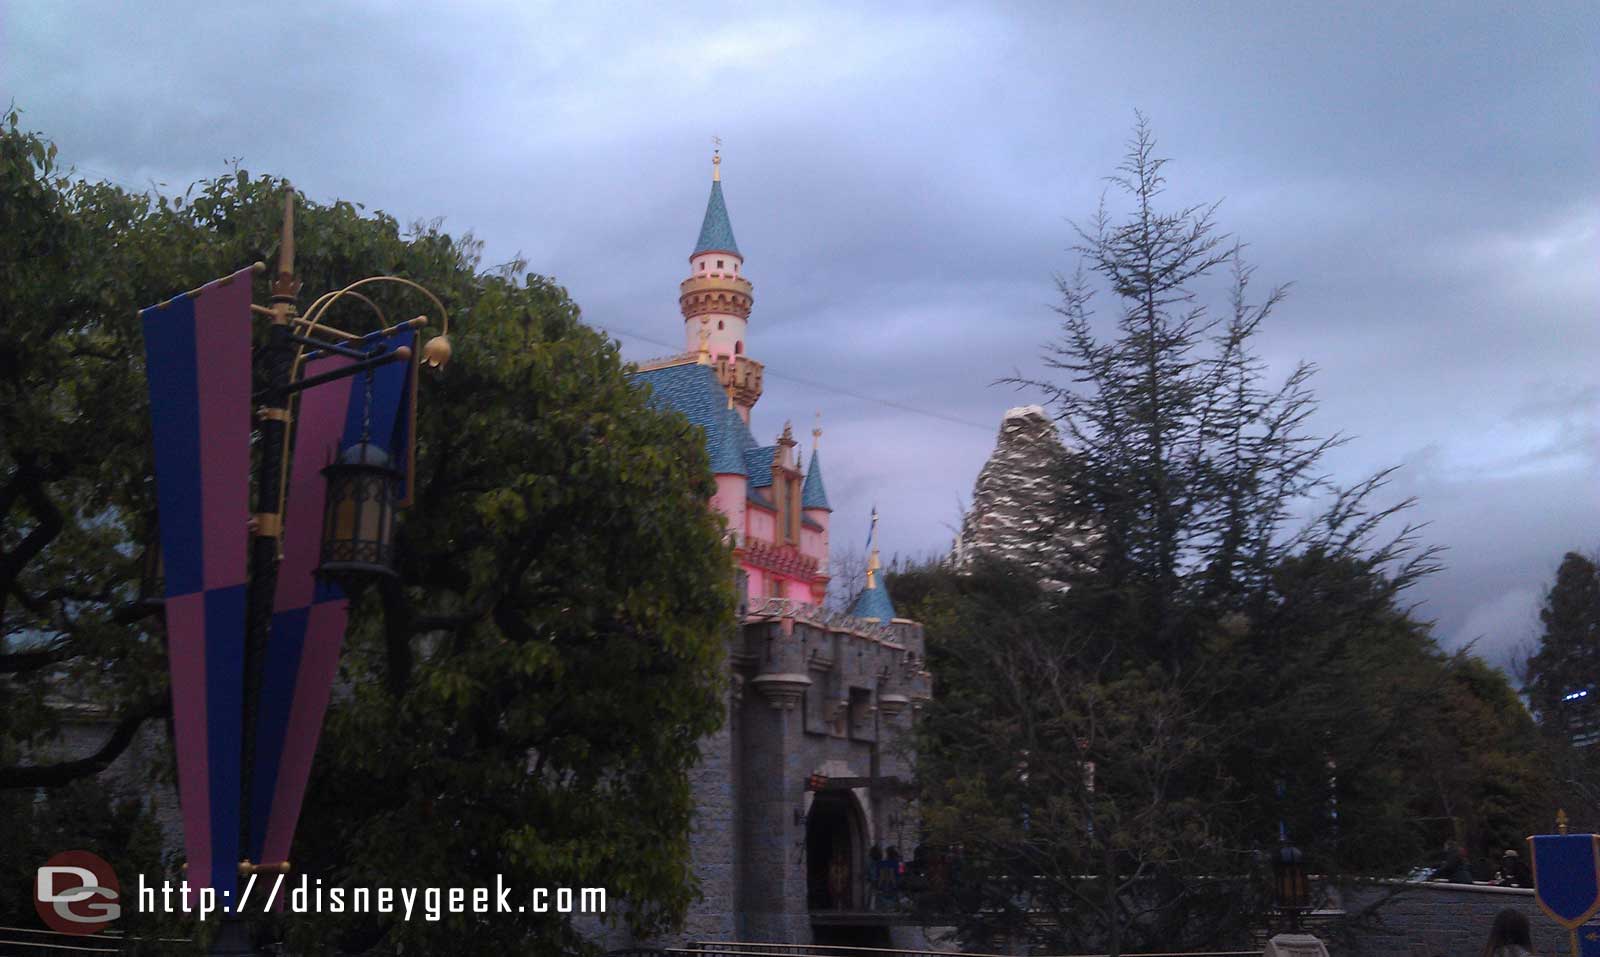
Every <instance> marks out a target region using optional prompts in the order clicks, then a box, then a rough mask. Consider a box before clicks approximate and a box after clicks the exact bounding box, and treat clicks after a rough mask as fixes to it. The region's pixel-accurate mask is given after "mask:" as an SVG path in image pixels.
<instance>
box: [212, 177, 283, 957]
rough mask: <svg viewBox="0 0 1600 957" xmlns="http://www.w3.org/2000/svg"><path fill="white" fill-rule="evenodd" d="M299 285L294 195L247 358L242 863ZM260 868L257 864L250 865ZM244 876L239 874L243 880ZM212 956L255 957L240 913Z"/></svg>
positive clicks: (274, 576) (229, 921)
mask: <svg viewBox="0 0 1600 957" xmlns="http://www.w3.org/2000/svg"><path fill="white" fill-rule="evenodd" d="M299 294H300V282H299V281H298V280H297V279H295V276H294V192H293V190H291V191H290V192H289V195H288V196H287V197H286V198H285V200H284V207H283V234H282V243H281V245H280V247H279V250H278V273H277V276H276V277H274V279H273V282H272V296H271V299H270V302H271V303H272V305H271V306H270V309H271V311H272V325H271V326H269V327H268V330H267V341H266V342H265V343H263V344H262V345H261V347H260V348H258V349H257V350H256V353H255V355H254V356H253V357H252V360H251V365H252V366H253V368H252V370H251V372H252V374H253V377H254V378H255V379H256V382H257V384H258V385H259V386H260V388H259V389H258V390H257V392H256V393H255V394H256V395H257V396H258V397H259V398H260V404H259V405H257V407H256V409H255V419H256V430H257V433H258V434H259V436H260V443H261V444H260V447H259V453H258V455H257V458H256V476H255V489H256V497H255V508H254V512H255V515H254V518H253V519H252V523H251V526H252V532H253V534H252V537H251V540H250V590H249V597H248V605H247V612H246V615H247V618H246V622H247V624H246V629H245V644H244V700H243V701H242V702H241V703H240V706H241V707H242V708H243V709H244V710H243V715H242V716H243V721H242V722H241V724H240V728H241V730H242V736H243V740H242V741H241V742H240V766H239V771H240V777H239V780H240V786H239V849H240V854H241V856H242V857H248V856H249V853H250V836H251V835H250V796H251V791H252V783H253V779H254V776H255V751H256V713H257V711H258V710H259V707H258V706H259V703H260V698H261V661H262V658H263V656H264V655H265V653H266V647H267V640H268V638H269V637H270V635H271V633H272V605H273V597H274V595H275V593H276V592H277V587H278V544H279V542H280V540H281V539H282V536H283V513H282V511H281V510H280V503H281V502H282V498H283V464H284V462H283V456H284V446H285V442H284V439H285V436H286V433H287V432H288V429H289V408H288V406H289V389H288V386H289V377H290V373H291V372H292V367H293V365H294V352H295V346H294V342H293V341H292V340H291V329H290V319H291V318H292V317H293V316H295V314H296V311H297V303H298V299H299ZM251 863H259V862H251ZM241 876H243V875H241ZM211 953H212V954H213V955H215V957H240V955H249V954H253V953H255V951H254V949H253V948H252V945H251V941H250V931H249V923H248V921H247V920H246V917H245V915H244V914H239V913H235V914H229V915H226V916H224V917H223V919H222V924H221V928H220V929H219V930H218V932H217V938H216V940H215V941H214V942H213V943H212V947H211Z"/></svg>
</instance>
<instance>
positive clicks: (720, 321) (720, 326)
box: [717, 319, 722, 329]
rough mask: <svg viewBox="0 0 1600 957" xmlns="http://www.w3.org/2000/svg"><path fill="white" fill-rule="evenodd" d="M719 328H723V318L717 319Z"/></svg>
mask: <svg viewBox="0 0 1600 957" xmlns="http://www.w3.org/2000/svg"><path fill="white" fill-rule="evenodd" d="M717 328H718V329H721V328H722V320H721V319H718V320H717Z"/></svg>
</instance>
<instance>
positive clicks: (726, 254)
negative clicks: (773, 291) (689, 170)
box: [678, 152, 761, 422]
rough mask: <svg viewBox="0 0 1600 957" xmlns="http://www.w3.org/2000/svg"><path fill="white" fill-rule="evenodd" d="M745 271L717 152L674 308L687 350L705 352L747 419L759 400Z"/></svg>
mask: <svg viewBox="0 0 1600 957" xmlns="http://www.w3.org/2000/svg"><path fill="white" fill-rule="evenodd" d="M743 269H744V257H743V256H742V255H740V253H739V244H738V243H737V242H736V241H735V240H734V238H733V224H732V223H730V222H729V221H728V206H727V203H726V202H724V201H723V198H722V156H721V154H720V152H719V153H717V154H715V155H713V156H712V158H711V198H710V199H709V200H707V201H706V216H705V219H704V220H703V221H702V222H701V224H700V238H699V239H698V240H697V241H696V242H695V244H694V252H692V253H690V254H689V278H688V279H685V280H684V281H683V282H682V283H680V284H679V287H678V289H679V292H678V306H679V308H680V309H681V310H682V311H683V333H684V341H685V342H686V343H687V344H688V351H689V352H705V353H708V354H709V356H708V358H709V361H710V362H711V363H712V364H713V365H715V366H716V367H717V378H718V379H719V380H720V381H721V382H722V385H723V387H724V388H725V389H727V390H728V394H729V395H731V396H732V397H733V404H734V408H735V409H737V410H738V411H739V416H740V418H742V419H744V421H745V422H749V421H750V409H751V407H753V406H754V405H755V404H756V400H758V399H760V398H761V363H759V362H756V361H755V360H753V359H751V358H750V357H749V356H747V355H745V346H746V342H745V332H746V330H747V327H748V326H749V322H750V307H751V306H752V305H753V304H754V303H755V297H754V296H753V295H752V294H751V290H752V288H753V287H752V286H751V285H750V280H748V279H746V278H745V277H744V275H743V274H742V271H743Z"/></svg>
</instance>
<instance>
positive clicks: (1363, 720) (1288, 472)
mask: <svg viewBox="0 0 1600 957" xmlns="http://www.w3.org/2000/svg"><path fill="white" fill-rule="evenodd" d="M1163 165H1164V161H1163V160H1161V159H1159V158H1158V157H1157V156H1156V155H1155V152H1154V139H1153V137H1152V136H1151V134H1150V132H1149V129H1148V127H1147V126H1146V125H1145V124H1144V122H1143V120H1142V118H1141V121H1140V124H1139V126H1138V128H1137V129H1136V131H1135V135H1134V137H1133V140H1132V142H1131V143H1130V147H1129V152H1128V155H1127V157H1126V159H1125V161H1124V163H1123V165H1122V166H1121V167H1119V170H1118V173H1117V175H1115V176H1113V177H1112V178H1111V182H1112V190H1111V191H1112V193H1114V194H1118V195H1121V196H1122V197H1124V198H1126V199H1127V201H1128V205H1129V210H1128V212H1127V215H1126V218H1124V219H1122V220H1120V221H1117V220H1115V219H1114V218H1113V216H1112V214H1111V213H1109V212H1108V211H1107V210H1106V208H1105V207H1104V205H1102V208H1101V210H1100V211H1099V213H1098V214H1097V215H1096V217H1095V218H1094V220H1093V221H1092V222H1091V223H1090V225H1089V227H1088V228H1086V229H1082V230H1080V238H1081V242H1080V244H1079V246H1078V247H1077V252H1078V254H1079V255H1080V257H1081V263H1082V265H1081V267H1080V270H1079V271H1078V273H1077V274H1076V276H1075V277H1073V278H1072V279H1067V280H1063V281H1062V282H1061V284H1060V285H1061V292H1062V295H1063V305H1062V306H1061V309H1060V311H1061V313H1062V316H1063V319H1064V325H1063V338H1062V339H1061V341H1060V342H1058V343H1057V344H1055V345H1054V346H1052V347H1051V348H1050V349H1049V351H1048V352H1047V355H1046V359H1047V363H1048V364H1049V365H1050V367H1051V368H1052V369H1054V370H1056V371H1057V372H1059V373H1061V375H1062V378H1061V379H1059V380H1050V381H1043V382H1028V383H1025V384H1027V385H1029V386H1033V387H1037V388H1040V389H1042V390H1043V391H1044V392H1045V393H1046V394H1047V395H1048V396H1049V397H1050V398H1051V400H1052V404H1053V406H1054V410H1055V412H1056V415H1057V420H1058V422H1059V423H1060V425H1061V427H1062V430H1063V432H1064V433H1065V436H1064V437H1065V438H1066V440H1067V442H1066V444H1067V447H1068V449H1069V454H1068V455H1067V456H1066V457H1065V460H1064V463H1063V467H1062V470H1061V473H1060V475H1059V476H1058V481H1057V488H1058V490H1059V495H1058V510H1057V515H1056V516H1055V518H1056V521H1057V522H1060V523H1071V524H1072V525H1073V526H1075V527H1076V528H1078V529H1080V530H1085V531H1087V532H1088V534H1085V535H1082V536H1079V537H1081V539H1082V541H1081V544H1078V545H1075V546H1071V547H1069V548H1067V549H1066V550H1064V551H1063V552H1062V553H1061V554H1060V555H1059V561H1058V562H1057V564H1056V567H1055V568H1053V569H1051V570H1050V572H1049V575H1048V578H1050V579H1053V580H1055V581H1059V582H1064V583H1066V584H1067V585H1068V588H1067V590H1066V591H1064V592H1059V591H1058V592H1044V591H1041V590H1040V589H1039V588H1038V587H1036V586H1035V585H1034V584H1033V583H1032V582H1030V581H1025V580H1022V579H1021V577H1020V576H1021V574H1022V573H1021V572H1020V571H1019V570H1015V569H1005V568H994V567H989V568H980V569H978V570H976V571H975V572H973V573H972V574H971V575H970V576H969V577H965V578H963V577H957V576H954V575H952V574H951V573H948V572H944V571H932V570H929V571H921V572H916V573H912V574H909V575H903V576H900V577H898V578H896V579H895V581H894V587H895V589H896V600H897V602H898V603H899V604H900V606H901V608H902V610H903V613H905V614H909V615H911V616H913V617H917V618H920V619H922V620H924V621H925V622H926V624H927V628H928V644H929V649H930V651H929V655H930V661H931V664H932V667H933V670H934V673H935V674H936V675H938V678H939V682H938V687H937V689H936V696H935V701H934V704H933V706H932V707H931V708H930V709H929V712H928V715H927V718H926V720H925V722H924V723H923V725H922V735H923V737H922V740H921V743H920V753H921V756H922V758H921V762H922V763H921V766H920V769H919V774H920V778H921V782H922V786H923V790H924V794H923V800H924V806H925V808H926V812H927V819H928V821H929V823H930V825H931V829H932V835H931V839H932V840H933V841H934V842H935V843H942V844H959V845H960V847H961V854H962V856H963V861H964V865H965V871H964V873H965V874H966V887H965V888H964V890H963V891H962V893H961V894H958V895H957V897H956V900H957V901H958V902H959V903H960V904H961V906H960V908H959V912H960V913H959V920H960V927H961V930H962V932H963V934H964V935H965V937H966V939H967V940H968V941H969V942H970V943H973V944H982V943H985V942H988V941H994V940H995V938H996V935H997V934H1006V935H1010V936H1011V938H1012V939H1013V940H1015V939H1016V938H1017V937H1018V936H1020V937H1022V938H1023V939H1026V940H1027V941H1028V942H1029V943H1031V944H1032V945H1033V946H1035V947H1037V948H1039V949H1041V950H1043V951H1044V952H1054V953H1063V952H1066V953H1070V952H1089V951H1102V950H1104V951H1109V952H1110V953H1113V954H1115V953H1119V952H1122V951H1124V950H1162V951H1173V950H1190V949H1202V948H1206V947H1216V946H1227V947H1240V946H1243V945H1245V944H1246V943H1247V940H1248V931H1249V930H1250V928H1251V927H1252V926H1255V927H1259V926H1261V924H1262V923H1264V922H1265V921H1266V920H1267V916H1266V906H1267V904H1268V903H1269V901H1268V898H1267V897H1266V894H1265V891H1266V886H1267V885H1266V877H1267V873H1268V872H1267V868H1266V863H1265V862H1266V861H1267V860H1268V858H1269V857H1270V855H1271V854H1272V853H1273V852H1274V851H1276V849H1277V846H1278V843H1279V835H1280V827H1281V828H1282V831H1281V833H1283V834H1285V835H1286V836H1287V838H1288V840H1290V841H1291V842H1293V843H1295V844H1296V845H1298V846H1299V847H1301V848H1302V850H1304V851H1305V852H1306V853H1307V855H1308V857H1309V859H1310V860H1311V861H1312V862H1313V865H1312V866H1313V867H1314V868H1315V869H1316V870H1318V871H1319V872H1322V873H1330V874H1339V873H1364V874H1377V875H1383V876H1397V875H1403V874H1405V873H1406V872H1408V871H1409V870H1411V868H1412V867H1413V866H1414V865H1416V864H1418V863H1421V862H1422V861H1423V860H1425V859H1426V858H1427V856H1428V855H1429V854H1430V852H1432V851H1433V850H1434V849H1436V847H1437V844H1438V840H1439V839H1440V835H1441V834H1442V835H1443V836H1445V837H1453V838H1455V839H1458V840H1459V839H1465V840H1468V841H1469V843H1470V844H1472V845H1473V846H1474V847H1476V848H1478V853H1479V854H1480V855H1481V854H1483V853H1485V852H1487V851H1489V850H1491V849H1492V850H1493V851H1494V852H1495V853H1498V851H1499V850H1501V849H1503V847H1504V846H1506V845H1504V844H1503V843H1501V842H1503V841H1505V840H1506V839H1507V836H1508V835H1510V834H1512V833H1513V832H1514V831H1515V830H1516V828H1518V827H1522V826H1526V825H1527V824H1528V823H1529V822H1530V821H1531V820H1532V819H1533V817H1534V816H1535V813H1534V812H1535V810H1536V807H1537V806H1538V804H1539V801H1540V799H1539V797H1538V795H1539V793H1540V788H1541V786H1542V785H1543V784H1544V783H1545V782H1547V781H1548V777H1547V776H1542V775H1543V774H1544V772H1543V771H1542V769H1541V767H1540V766H1539V764H1538V762H1537V761H1534V760H1532V759H1530V758H1528V757H1527V755H1526V748H1527V745H1528V732H1529V731H1530V729H1531V725H1530V723H1529V721H1528V719H1527V715H1526V713H1524V712H1522V711H1521V709H1520V707H1519V706H1518V705H1517V702H1516V699H1515V695H1514V694H1513V693H1512V692H1511V691H1510V688H1509V685H1508V684H1507V683H1506V681H1505V679H1504V676H1502V675H1499V674H1498V673H1497V672H1493V671H1491V670H1489V669H1486V668H1484V667H1483V666H1482V665H1481V664H1479V663H1477V662H1476V661H1473V660H1471V659H1468V658H1464V657H1461V658H1451V657H1449V656H1446V655H1444V654H1442V653H1441V652H1440V651H1439V649H1438V648H1437V647H1436V646H1435V644H1434V642H1433V640H1432V638H1431V637H1430V635H1429V632H1428V628H1427V626H1426V625H1425V624H1422V623H1420V622H1417V621H1415V620H1413V619H1412V618H1411V617H1410V616H1409V614H1408V613H1407V612H1406V610H1405V609H1404V608H1403V607H1402V606H1401V604H1400V601H1399V595H1400V593H1401V592H1402V591H1403V590H1404V589H1405V588H1406V587H1407V586H1408V585H1409V584H1411V583H1412V582H1413V581H1415V580H1416V579H1417V578H1418V577H1419V576H1421V575H1424V574H1427V573H1428V572H1430V571H1431V570H1432V569H1433V568H1434V567H1435V553H1434V551H1433V550H1431V549H1427V548H1423V547H1420V546H1419V545H1418V544H1417V541H1416V531H1417V530H1416V529H1415V528H1413V527H1410V526H1402V527H1400V528H1399V529H1398V530H1395V531H1392V532H1390V534H1388V535H1387V536H1385V534H1384V533H1385V531H1386V530H1388V529H1389V527H1390V520H1391V519H1393V518H1394V517H1395V516H1396V515H1397V514H1398V513H1399V512H1401V511H1403V509H1404V508H1405V507H1406V505H1407V503H1404V502H1402V503H1399V504H1396V505H1392V506H1375V505H1373V504H1372V499H1373V496H1374V493H1375V492H1377V491H1378V490H1380V489H1381V488H1382V486H1383V484H1384V479H1385V475H1386V473H1380V474H1379V475H1376V476H1374V477H1372V478H1370V479H1368V480H1366V481H1364V482H1360V483H1358V484H1357V485H1355V486H1354V487H1352V488H1338V487H1335V486H1333V485H1332V484H1331V483H1330V482H1329V481H1328V480H1327V479H1326V478H1325V477H1324V473H1323V471H1322V469H1323V467H1324V466H1323V463H1322V458H1323V456H1324V454H1325V453H1326V452H1327V451H1328V450H1329V449H1331V448H1333V447H1334V446H1336V445H1338V444H1340V443H1341V442H1342V441H1343V440H1342V439H1341V438H1340V437H1339V436H1337V435H1335V436H1332V437H1320V436H1317V435H1314V434H1312V433H1310V432H1308V431H1307V430H1306V427H1307V424H1308V420H1309V417H1310V416H1311V414H1312V412H1313V411H1314V408H1315V399H1314V396H1313V394H1312V393H1311V391H1310V387H1309V380H1310V377H1311V374H1312V367H1311V366H1310V365H1308V364H1302V365H1300V366H1297V367H1295V368H1294V369H1292V370H1291V371H1290V372H1289V373H1288V375H1287V376H1285V377H1284V378H1283V379H1282V380H1281V381H1279V382H1277V383H1272V382H1270V381H1268V372H1267V368H1266V362H1265V361H1264V360H1263V359H1262V358H1261V357H1260V355H1259V353H1258V352H1257V351H1256V349H1257V347H1256V346H1255V341H1256V340H1255V337H1256V335H1257V333H1258V332H1259V330H1260V327H1261V324H1262V323H1263V322H1264V321H1265V320H1266V319H1267V318H1268V317H1269V316H1270V315H1271V313H1272V312H1273V311H1274V309H1275V308H1276V307H1277V306H1278V305H1279V304H1280V303H1281V302H1282V301H1283V298H1284V294H1285V291H1284V289H1283V288H1278V289H1274V290H1271V291H1269V292H1268V293H1267V294H1266V295H1265V296H1264V297H1262V298H1261V299H1260V300H1259V301H1256V300H1254V299H1253V298H1252V295H1251V293H1252V290H1251V268H1250V267H1249V266H1247V265H1245V264H1244V262H1243V260H1242V257H1241V248H1242V247H1241V246H1240V245H1239V244H1237V243H1235V242H1232V241H1230V240H1228V239H1227V238H1226V237H1224V236H1222V235H1220V234H1219V233H1217V231H1216V229H1215V226H1214V224H1213V220H1212V215H1213V212H1214V209H1215V208H1214V207H1199V206H1197V207H1189V208H1186V209H1180V210H1178V211H1176V212H1166V211H1163V210H1162V209H1160V198H1161V196H1162V194H1163V191H1164V188H1165V181H1164V179H1163V175H1162V170H1163ZM1218 271H1228V272H1231V283H1230V285H1229V292H1228V293H1227V295H1226V311H1225V312H1224V313H1223V315H1222V316H1221V317H1220V318H1219V317H1214V316H1212V315H1211V313H1210V312H1208V310H1207V308H1206V306H1205V305H1204V303H1203V296H1202V293H1203V292H1205V291H1206V290H1208V289H1209V288H1210V286H1208V282H1209V281H1210V280H1211V278H1212V277H1213V274H1214V273H1216V272H1218ZM1096 296H1104V297H1107V298H1108V301H1109V305H1108V306H1107V307H1105V308H1102V309H1101V310H1100V311H1099V313H1097V312H1096V311H1095V310H1094V309H1092V308H1091V303H1092V302H1093V301H1094V299H1095V297H1096ZM1107 313H1109V315H1110V318H1111V320H1112V322H1114V332H1112V333H1110V334H1109V335H1107V334H1106V333H1105V332H1104V331H1103V329H1104V325H1105V323H1104V321H1103V319H1102V317H1103V316H1104V315H1106V314H1107ZM1307 515H1309V516H1310V519H1309V520H1306V519H1304V518H1303V516H1307ZM1091 769H1092V774H1091ZM1491 845H1492V847H1491Z"/></svg>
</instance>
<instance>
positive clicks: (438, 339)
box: [422, 336, 450, 369]
mask: <svg viewBox="0 0 1600 957" xmlns="http://www.w3.org/2000/svg"><path fill="white" fill-rule="evenodd" d="M449 361H450V338H449V337H448V336H434V337H433V338H432V339H429V340H428V341H427V343H426V344H425V345H424V346H423V347H422V362H423V364H424V365H426V366H428V367H429V368H431V369H442V368H444V365H445V363H447V362H449Z"/></svg>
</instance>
